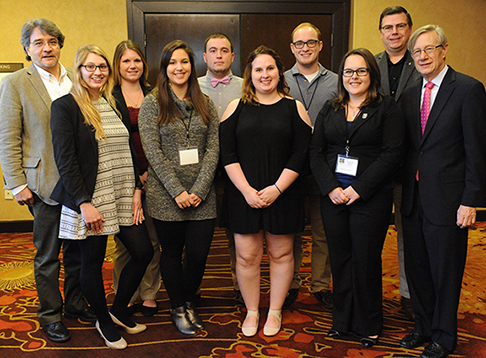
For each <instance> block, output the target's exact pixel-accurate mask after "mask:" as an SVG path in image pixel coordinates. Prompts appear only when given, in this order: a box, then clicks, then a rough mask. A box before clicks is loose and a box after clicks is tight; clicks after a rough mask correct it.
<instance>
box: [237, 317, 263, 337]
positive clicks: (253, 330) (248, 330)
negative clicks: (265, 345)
mask: <svg viewBox="0 0 486 358" xmlns="http://www.w3.org/2000/svg"><path fill="white" fill-rule="evenodd" d="M248 317H256V319H257V325H256V326H254V327H243V326H242V327H241V332H243V334H244V335H245V336H246V337H253V336H254V335H255V334H257V332H258V322H259V320H260V314H259V313H258V311H250V310H248V311H247V312H246V318H245V321H246V319H247V318H248ZM243 324H245V322H243Z"/></svg>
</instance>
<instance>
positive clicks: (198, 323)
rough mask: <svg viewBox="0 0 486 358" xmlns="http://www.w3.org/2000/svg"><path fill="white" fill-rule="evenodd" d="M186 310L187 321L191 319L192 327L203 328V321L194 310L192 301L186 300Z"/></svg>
mask: <svg viewBox="0 0 486 358" xmlns="http://www.w3.org/2000/svg"><path fill="white" fill-rule="evenodd" d="M186 312H187V316H188V317H189V321H191V323H192V324H193V325H194V327H196V328H197V329H204V323H203V321H202V319H201V317H199V315H198V314H197V312H196V309H195V305H194V302H186Z"/></svg>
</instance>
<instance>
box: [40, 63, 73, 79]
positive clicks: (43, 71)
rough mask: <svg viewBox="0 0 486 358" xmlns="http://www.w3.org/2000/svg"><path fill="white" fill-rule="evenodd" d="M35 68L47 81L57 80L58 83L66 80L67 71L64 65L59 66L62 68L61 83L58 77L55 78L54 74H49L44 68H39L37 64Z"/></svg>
mask: <svg viewBox="0 0 486 358" xmlns="http://www.w3.org/2000/svg"><path fill="white" fill-rule="evenodd" d="M34 66H35V68H36V69H37V72H39V75H40V76H41V78H42V79H44V80H47V81H51V80H55V81H56V82H61V81H62V80H63V79H64V76H67V71H66V69H65V68H64V66H63V65H62V64H59V66H60V68H61V76H59V81H57V78H56V76H54V75H53V74H52V73H49V72H47V71H46V70H44V69H43V68H42V67H39V66H37V65H36V64H35V63H34Z"/></svg>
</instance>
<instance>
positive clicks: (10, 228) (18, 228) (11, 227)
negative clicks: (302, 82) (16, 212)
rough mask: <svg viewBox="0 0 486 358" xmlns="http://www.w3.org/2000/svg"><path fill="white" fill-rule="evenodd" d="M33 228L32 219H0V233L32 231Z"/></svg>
mask: <svg viewBox="0 0 486 358" xmlns="http://www.w3.org/2000/svg"><path fill="white" fill-rule="evenodd" d="M33 229H34V221H33V220H22V221H2V222H0V233H8V232H32V230H33Z"/></svg>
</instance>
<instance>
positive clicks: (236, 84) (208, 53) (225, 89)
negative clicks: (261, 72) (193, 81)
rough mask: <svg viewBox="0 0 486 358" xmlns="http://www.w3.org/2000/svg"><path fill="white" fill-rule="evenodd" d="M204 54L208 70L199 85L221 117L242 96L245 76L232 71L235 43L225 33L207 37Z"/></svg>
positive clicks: (200, 78)
mask: <svg viewBox="0 0 486 358" xmlns="http://www.w3.org/2000/svg"><path fill="white" fill-rule="evenodd" d="M203 56H204V62H206V64H207V66H208V72H207V73H206V76H203V77H199V78H198V81H199V86H200V87H201V90H202V91H203V93H204V94H206V95H208V96H209V97H210V98H211V99H212V100H213V102H214V104H215V105H216V109H217V110H218V115H219V118H221V117H222V116H223V113H224V110H225V109H226V107H227V106H228V104H229V103H230V102H231V101H232V100H234V99H236V98H240V97H241V88H242V85H243V78H241V77H238V76H235V75H233V74H232V73H231V64H232V63H233V60H234V59H235V54H234V53H233V43H232V42H231V40H230V39H229V38H228V36H226V35H224V34H220V33H216V34H212V35H210V36H209V37H208V38H207V39H206V42H205V45H204V55H203Z"/></svg>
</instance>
